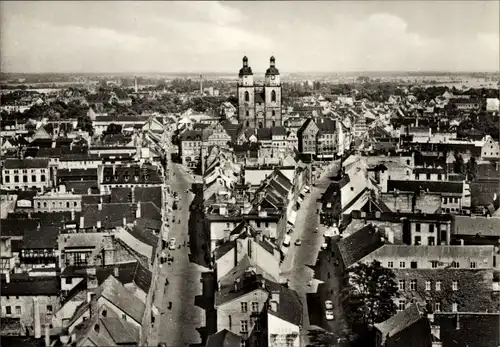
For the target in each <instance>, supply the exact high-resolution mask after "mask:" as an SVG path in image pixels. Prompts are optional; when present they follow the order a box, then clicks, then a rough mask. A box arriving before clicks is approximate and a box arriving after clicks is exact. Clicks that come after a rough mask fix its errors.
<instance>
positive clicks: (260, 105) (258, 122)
mask: <svg viewBox="0 0 500 347" xmlns="http://www.w3.org/2000/svg"><path fill="white" fill-rule="evenodd" d="M238 121H239V123H240V124H243V127H244V128H272V127H275V126H281V125H282V116H281V82H280V72H279V70H278V69H277V68H276V59H275V58H274V57H271V59H270V66H269V68H268V69H267V70H266V76H265V81H264V85H258V84H256V83H255V81H254V79H253V72H252V68H251V67H250V66H249V65H248V58H247V57H246V56H245V57H243V67H242V68H241V69H240V73H239V81H238Z"/></svg>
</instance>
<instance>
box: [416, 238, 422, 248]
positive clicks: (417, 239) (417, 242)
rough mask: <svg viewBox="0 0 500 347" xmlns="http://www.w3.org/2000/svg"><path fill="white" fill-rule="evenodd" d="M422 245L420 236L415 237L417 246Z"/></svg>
mask: <svg viewBox="0 0 500 347" xmlns="http://www.w3.org/2000/svg"><path fill="white" fill-rule="evenodd" d="M421 243H422V241H421V237H420V236H415V245H417V246H418V245H420V244H421Z"/></svg>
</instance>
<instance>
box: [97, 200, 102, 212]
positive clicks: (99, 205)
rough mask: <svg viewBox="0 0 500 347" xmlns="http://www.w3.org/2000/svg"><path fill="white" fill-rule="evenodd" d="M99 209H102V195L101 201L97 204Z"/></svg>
mask: <svg viewBox="0 0 500 347" xmlns="http://www.w3.org/2000/svg"><path fill="white" fill-rule="evenodd" d="M97 209H98V210H99V211H102V197H101V198H100V200H99V203H98V204H97Z"/></svg>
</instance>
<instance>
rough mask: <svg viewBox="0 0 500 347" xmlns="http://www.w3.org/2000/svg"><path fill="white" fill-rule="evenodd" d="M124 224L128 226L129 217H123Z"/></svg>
mask: <svg viewBox="0 0 500 347" xmlns="http://www.w3.org/2000/svg"><path fill="white" fill-rule="evenodd" d="M123 226H124V227H125V226H127V217H123Z"/></svg>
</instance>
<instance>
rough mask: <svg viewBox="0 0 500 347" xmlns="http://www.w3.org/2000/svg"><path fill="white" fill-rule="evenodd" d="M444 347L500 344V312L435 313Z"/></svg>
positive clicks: (475, 346)
mask: <svg viewBox="0 0 500 347" xmlns="http://www.w3.org/2000/svg"><path fill="white" fill-rule="evenodd" d="M434 324H436V325H438V326H439V327H440V336H439V338H440V340H441V342H442V346H443V347H457V346H458V347H486V346H492V347H493V346H499V345H500V329H499V328H498V327H499V326H500V313H435V314H434Z"/></svg>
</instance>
